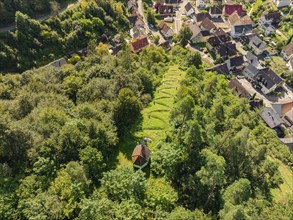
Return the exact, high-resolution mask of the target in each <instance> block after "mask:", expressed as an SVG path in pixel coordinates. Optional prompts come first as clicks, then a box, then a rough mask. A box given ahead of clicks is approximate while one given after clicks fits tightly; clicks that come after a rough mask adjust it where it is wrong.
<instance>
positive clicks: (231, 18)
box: [228, 11, 241, 25]
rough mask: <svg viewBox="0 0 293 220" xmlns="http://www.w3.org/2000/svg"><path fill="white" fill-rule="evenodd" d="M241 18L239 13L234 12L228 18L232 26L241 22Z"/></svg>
mask: <svg viewBox="0 0 293 220" xmlns="http://www.w3.org/2000/svg"><path fill="white" fill-rule="evenodd" d="M240 20H241V18H240V16H239V15H238V13H237V11H234V12H233V13H232V14H231V15H229V17H228V22H229V24H230V25H234V24H236V22H238V21H240Z"/></svg>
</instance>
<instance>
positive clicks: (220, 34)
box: [207, 29, 231, 47]
mask: <svg viewBox="0 0 293 220" xmlns="http://www.w3.org/2000/svg"><path fill="white" fill-rule="evenodd" d="M230 40H231V38H230V36H229V34H227V33H225V32H224V31H223V30H222V29H218V30H217V31H215V32H214V33H213V35H212V36H211V37H210V38H209V39H208V40H207V42H208V43H209V44H210V45H211V46H212V47H215V46H218V45H220V44H221V43H224V42H227V41H230Z"/></svg>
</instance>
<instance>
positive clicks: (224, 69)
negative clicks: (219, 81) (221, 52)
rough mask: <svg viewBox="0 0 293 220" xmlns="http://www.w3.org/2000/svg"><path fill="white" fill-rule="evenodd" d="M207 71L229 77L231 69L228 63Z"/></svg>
mask: <svg viewBox="0 0 293 220" xmlns="http://www.w3.org/2000/svg"><path fill="white" fill-rule="evenodd" d="M207 71H215V72H217V73H219V74H224V75H228V74H229V69H228V66H227V64H226V63H220V64H218V65H216V66H213V67H212V68H209V69H207Z"/></svg>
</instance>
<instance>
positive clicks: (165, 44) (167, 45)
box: [158, 41, 171, 50]
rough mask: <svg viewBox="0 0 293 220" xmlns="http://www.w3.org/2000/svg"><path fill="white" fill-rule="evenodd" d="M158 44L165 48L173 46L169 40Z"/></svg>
mask: <svg viewBox="0 0 293 220" xmlns="http://www.w3.org/2000/svg"><path fill="white" fill-rule="evenodd" d="M158 46H159V47H163V48H164V49H165V50H168V49H170V48H171V45H170V42H169V41H165V42H163V43H160V44H159V45H158Z"/></svg>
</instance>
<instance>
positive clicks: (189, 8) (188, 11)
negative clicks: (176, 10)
mask: <svg viewBox="0 0 293 220" xmlns="http://www.w3.org/2000/svg"><path fill="white" fill-rule="evenodd" d="M184 8H185V13H186V15H187V16H191V15H192V14H194V13H195V10H194V8H193V7H192V5H191V3H190V2H188V3H187V4H186V5H185V6H184Z"/></svg>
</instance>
